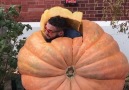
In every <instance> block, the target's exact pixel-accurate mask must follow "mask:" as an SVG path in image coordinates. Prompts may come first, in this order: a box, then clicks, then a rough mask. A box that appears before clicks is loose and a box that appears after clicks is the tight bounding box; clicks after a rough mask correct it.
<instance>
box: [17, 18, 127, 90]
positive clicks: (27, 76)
mask: <svg viewBox="0 0 129 90" xmlns="http://www.w3.org/2000/svg"><path fill="white" fill-rule="evenodd" d="M18 68H19V71H20V73H21V77H22V84H23V86H24V87H25V89H26V90H122V89H123V85H124V82H125V81H124V79H125V77H126V75H127V73H128V71H129V65H128V61H127V58H126V57H125V56H124V55H123V53H122V52H120V50H119V47H118V44H117V43H116V41H115V40H114V39H113V38H112V37H111V36H110V35H108V34H107V33H105V32H104V31H103V30H102V28H101V27H100V26H98V25H97V24H96V23H94V22H91V21H88V20H84V21H83V37H76V38H74V39H71V38H67V37H60V38H57V39H54V40H53V41H52V42H50V43H47V42H46V41H45V40H44V38H43V36H42V33H41V31H38V32H35V33H33V34H32V35H31V36H29V37H28V38H27V41H26V43H25V45H24V46H23V47H22V48H21V50H20V52H19V54H18Z"/></svg>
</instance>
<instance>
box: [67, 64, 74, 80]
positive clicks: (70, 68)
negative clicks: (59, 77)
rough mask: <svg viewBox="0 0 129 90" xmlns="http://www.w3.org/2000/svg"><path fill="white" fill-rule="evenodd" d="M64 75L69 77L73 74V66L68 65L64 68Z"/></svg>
mask: <svg viewBox="0 0 129 90" xmlns="http://www.w3.org/2000/svg"><path fill="white" fill-rule="evenodd" d="M66 75H67V76H68V77H69V78H71V77H73V76H74V75H75V69H74V67H73V66H69V67H68V68H67V70H66Z"/></svg>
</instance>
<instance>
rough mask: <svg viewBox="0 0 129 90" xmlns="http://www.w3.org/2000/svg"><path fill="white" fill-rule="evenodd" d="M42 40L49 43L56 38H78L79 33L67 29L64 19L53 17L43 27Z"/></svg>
mask: <svg viewBox="0 0 129 90" xmlns="http://www.w3.org/2000/svg"><path fill="white" fill-rule="evenodd" d="M43 34H44V38H45V40H46V41H47V42H51V41H52V40H53V39H55V38H57V37H69V38H74V37H79V36H81V34H80V32H78V31H77V30H74V29H72V28H69V27H68V24H67V20H66V18H63V17H60V16H55V17H51V18H50V19H49V20H48V22H47V23H46V25H45V27H44V32H43Z"/></svg>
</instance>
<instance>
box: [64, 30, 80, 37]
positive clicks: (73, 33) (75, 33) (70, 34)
mask: <svg viewBox="0 0 129 90" xmlns="http://www.w3.org/2000/svg"><path fill="white" fill-rule="evenodd" d="M80 36H82V35H81V33H80V32H79V31H77V30H74V29H65V30H64V37H69V38H75V37H80Z"/></svg>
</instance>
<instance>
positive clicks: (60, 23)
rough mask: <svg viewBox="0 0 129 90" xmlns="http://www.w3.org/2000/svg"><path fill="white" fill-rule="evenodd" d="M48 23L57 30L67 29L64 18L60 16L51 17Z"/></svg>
mask: <svg viewBox="0 0 129 90" xmlns="http://www.w3.org/2000/svg"><path fill="white" fill-rule="evenodd" d="M48 22H49V23H50V24H51V25H53V26H55V27H58V28H67V25H68V24H67V20H66V18H64V17H60V16H55V17H51V18H50V19H49V20H48Z"/></svg>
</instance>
